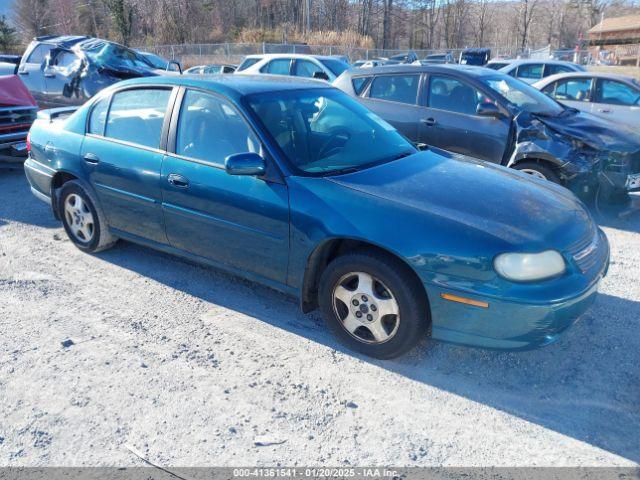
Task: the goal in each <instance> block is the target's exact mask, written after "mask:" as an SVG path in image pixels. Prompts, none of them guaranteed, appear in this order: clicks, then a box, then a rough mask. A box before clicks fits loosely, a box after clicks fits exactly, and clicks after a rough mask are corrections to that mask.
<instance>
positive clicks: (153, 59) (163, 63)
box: [136, 50, 182, 73]
mask: <svg viewBox="0 0 640 480" xmlns="http://www.w3.org/2000/svg"><path fill="white" fill-rule="evenodd" d="M136 51H137V52H138V53H139V54H140V55H141V56H142V57H143V58H144V59H145V60H146V61H147V62H149V63H150V64H151V65H152V66H153V68H156V69H158V70H165V71H169V72H178V73H182V66H181V65H180V63H179V62H176V61H175V60H167V59H166V58H162V57H160V56H158V55H156V54H155V53H151V52H142V51H140V50H136Z"/></svg>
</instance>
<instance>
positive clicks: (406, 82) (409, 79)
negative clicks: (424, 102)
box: [369, 75, 420, 105]
mask: <svg viewBox="0 0 640 480" xmlns="http://www.w3.org/2000/svg"><path fill="white" fill-rule="evenodd" d="M419 81H420V76H419V75H382V76H380V77H376V78H374V79H373V83H372V84H371V90H370V91H369V97H370V98H378V99H380V100H388V101H391V102H400V103H408V104H410V105H414V104H415V103H416V98H417V95H418V83H419Z"/></svg>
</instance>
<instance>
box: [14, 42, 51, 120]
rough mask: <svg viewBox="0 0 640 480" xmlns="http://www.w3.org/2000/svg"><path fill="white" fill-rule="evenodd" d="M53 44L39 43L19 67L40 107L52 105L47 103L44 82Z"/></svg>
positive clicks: (22, 78)
mask: <svg viewBox="0 0 640 480" xmlns="http://www.w3.org/2000/svg"><path fill="white" fill-rule="evenodd" d="M52 48H53V47H52V46H51V45H46V44H39V45H37V46H36V47H35V48H34V49H33V50H32V51H31V52H30V53H29V54H28V55H27V59H26V60H24V61H23V62H22V63H21V64H20V67H19V68H18V75H19V76H20V79H21V80H22V82H23V83H24V84H25V85H26V86H27V88H28V89H29V91H30V92H31V95H33V97H34V98H35V99H36V101H37V102H38V106H39V107H40V108H48V107H49V106H51V105H50V104H49V103H47V99H46V94H45V82H44V63H45V59H46V58H47V55H48V54H49V51H50V50H51V49H52Z"/></svg>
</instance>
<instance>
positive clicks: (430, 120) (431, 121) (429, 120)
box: [420, 117, 436, 127]
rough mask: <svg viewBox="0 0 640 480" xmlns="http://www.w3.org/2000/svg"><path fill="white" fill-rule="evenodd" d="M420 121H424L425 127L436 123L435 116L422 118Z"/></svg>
mask: <svg viewBox="0 0 640 480" xmlns="http://www.w3.org/2000/svg"><path fill="white" fill-rule="evenodd" d="M420 121H421V122H422V123H424V124H425V125H426V126H427V127H433V126H434V125H435V124H436V119H435V118H431V117H429V118H423V119H422V120H420Z"/></svg>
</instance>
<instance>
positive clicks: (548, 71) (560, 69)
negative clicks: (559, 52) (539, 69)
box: [544, 65, 575, 77]
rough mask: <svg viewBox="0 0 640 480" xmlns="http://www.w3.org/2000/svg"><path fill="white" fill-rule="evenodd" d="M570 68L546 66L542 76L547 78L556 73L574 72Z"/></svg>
mask: <svg viewBox="0 0 640 480" xmlns="http://www.w3.org/2000/svg"><path fill="white" fill-rule="evenodd" d="M574 71H575V70H573V69H572V68H569V67H567V66H566V65H547V68H545V70H544V76H545V77H549V76H551V75H555V74H556V73H569V72H574Z"/></svg>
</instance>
